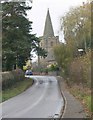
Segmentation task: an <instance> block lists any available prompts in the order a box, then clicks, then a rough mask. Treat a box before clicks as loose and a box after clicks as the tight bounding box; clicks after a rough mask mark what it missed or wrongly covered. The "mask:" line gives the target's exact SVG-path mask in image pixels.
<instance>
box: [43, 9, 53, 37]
mask: <svg viewBox="0 0 93 120" xmlns="http://www.w3.org/2000/svg"><path fill="white" fill-rule="evenodd" d="M43 36H44V37H53V36H54V31H53V26H52V22H51V17H50V13H49V9H48V11H47V16H46V21H45V28H44V34H43Z"/></svg>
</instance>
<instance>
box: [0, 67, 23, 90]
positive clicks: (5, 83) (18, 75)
mask: <svg viewBox="0 0 93 120" xmlns="http://www.w3.org/2000/svg"><path fill="white" fill-rule="evenodd" d="M24 79H25V77H24V73H23V71H22V70H21V69H18V70H14V71H11V72H4V73H2V90H4V89H7V88H9V87H11V86H12V85H14V84H15V83H16V82H20V81H23V80H24Z"/></svg>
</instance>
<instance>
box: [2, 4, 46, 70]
mask: <svg viewBox="0 0 93 120" xmlns="http://www.w3.org/2000/svg"><path fill="white" fill-rule="evenodd" d="M28 10H31V7H30V6H28V5H27V4H26V2H4V3H2V34H3V39H2V49H3V51H2V56H3V71H9V70H12V69H13V67H14V66H15V65H17V66H18V67H20V68H23V65H25V61H26V60H27V59H28V58H30V52H31V51H32V50H33V49H34V50H35V51H37V52H38V49H40V50H41V51H43V50H42V49H41V48H40V47H39V46H38V43H39V42H40V40H39V39H38V38H37V37H36V36H35V35H34V34H31V32H32V27H31V25H32V22H31V21H29V20H28V19H27V13H26V12H27V11H28ZM43 55H44V53H43Z"/></svg>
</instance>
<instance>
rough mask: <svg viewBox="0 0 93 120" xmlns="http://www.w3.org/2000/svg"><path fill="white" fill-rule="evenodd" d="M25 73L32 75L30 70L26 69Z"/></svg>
mask: <svg viewBox="0 0 93 120" xmlns="http://www.w3.org/2000/svg"><path fill="white" fill-rule="evenodd" d="M25 75H33V73H32V71H31V70H26V72H25Z"/></svg>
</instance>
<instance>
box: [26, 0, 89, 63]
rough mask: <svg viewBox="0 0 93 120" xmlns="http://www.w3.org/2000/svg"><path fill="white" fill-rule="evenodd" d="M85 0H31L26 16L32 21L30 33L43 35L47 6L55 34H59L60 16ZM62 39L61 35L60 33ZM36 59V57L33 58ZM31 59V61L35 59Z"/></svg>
mask: <svg viewBox="0 0 93 120" xmlns="http://www.w3.org/2000/svg"><path fill="white" fill-rule="evenodd" d="M86 1H87V0H33V3H32V9H31V10H30V11H29V12H28V18H29V20H31V21H32V22H33V24H32V28H33V31H32V33H35V34H36V35H37V37H39V36H43V31H44V25H45V19H46V14H47V9H48V8H49V11H50V16H51V21H52V25H53V29H54V34H55V36H57V35H59V34H60V33H59V29H60V18H61V17H62V16H64V14H65V13H66V12H68V10H69V9H70V8H71V7H75V6H78V5H82V3H83V2H86ZM60 39H61V40H62V41H63V35H60ZM35 59H36V58H35ZM35 59H33V61H34V60H35Z"/></svg>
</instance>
